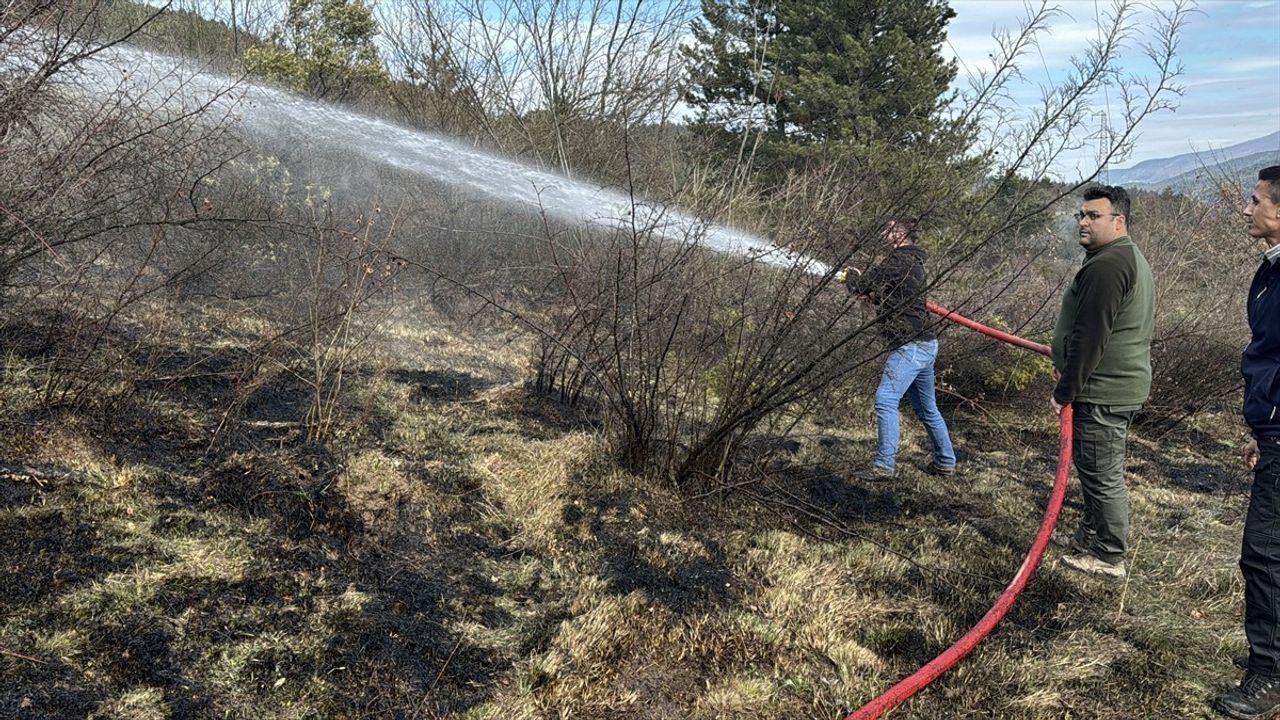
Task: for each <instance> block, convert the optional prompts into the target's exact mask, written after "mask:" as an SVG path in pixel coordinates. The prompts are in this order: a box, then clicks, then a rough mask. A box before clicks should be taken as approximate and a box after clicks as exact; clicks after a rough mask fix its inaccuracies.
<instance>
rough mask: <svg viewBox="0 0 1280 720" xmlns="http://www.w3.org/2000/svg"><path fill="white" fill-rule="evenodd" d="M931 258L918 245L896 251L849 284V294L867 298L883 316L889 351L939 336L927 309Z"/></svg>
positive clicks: (882, 325)
mask: <svg viewBox="0 0 1280 720" xmlns="http://www.w3.org/2000/svg"><path fill="white" fill-rule="evenodd" d="M927 259H929V254H928V253H927V252H925V250H924V248H922V247H920V246H918V245H905V246H902V247H896V248H894V249H893V251H892V252H890V253H889V257H887V258H885V260H884V262H882V263H880V264H879V265H877V266H875V267H874V268H871V269H870V270H868V271H867V272H865V273H863V274H862V275H861V276H859V277H855V278H851V279H850V280H849V292H851V293H857V294H859V295H867V296H869V297H870V298H871V300H872V301H873V302H875V304H876V308H877V310H878V311H879V313H880V317H879V319H878V320H879V322H880V333H881V334H882V335H884V339H885V340H886V341H887V342H888V344H889V348H890V349H896V348H900V347H902V346H903V345H906V344H907V343H909V342H915V341H916V340H933V339H934V338H936V337H937V335H936V334H935V333H934V331H933V326H932V324H931V323H930V322H929V311H928V309H926V308H925V286H926V285H927V284H928V281H929V280H928V276H927V275H926V273H925V270H924V262H925V260H927Z"/></svg>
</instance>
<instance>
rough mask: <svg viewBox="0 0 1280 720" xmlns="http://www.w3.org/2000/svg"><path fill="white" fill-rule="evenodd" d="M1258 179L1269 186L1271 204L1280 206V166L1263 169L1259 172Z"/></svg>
mask: <svg viewBox="0 0 1280 720" xmlns="http://www.w3.org/2000/svg"><path fill="white" fill-rule="evenodd" d="M1258 179H1259V180H1262V181H1263V182H1265V183H1266V184H1267V189H1268V190H1269V191H1270V192H1269V193H1267V194H1268V195H1270V196H1271V202H1273V203H1275V204H1277V205H1280V165H1272V166H1271V167H1264V168H1262V169H1261V170H1259V171H1258Z"/></svg>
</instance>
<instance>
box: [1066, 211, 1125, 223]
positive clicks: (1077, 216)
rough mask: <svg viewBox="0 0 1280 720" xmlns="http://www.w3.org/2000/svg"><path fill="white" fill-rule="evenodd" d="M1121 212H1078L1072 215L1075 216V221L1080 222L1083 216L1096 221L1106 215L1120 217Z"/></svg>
mask: <svg viewBox="0 0 1280 720" xmlns="http://www.w3.org/2000/svg"><path fill="white" fill-rule="evenodd" d="M1123 214H1124V213H1098V212H1087V213H1086V212H1078V213H1076V214H1075V215H1074V216H1073V217H1075V219H1076V222H1080V221H1081V220H1084V219H1085V218H1088V219H1089V222H1098V221H1099V220H1101V219H1102V218H1104V217H1107V216H1108V215H1109V216H1111V217H1120V216H1121V215H1123Z"/></svg>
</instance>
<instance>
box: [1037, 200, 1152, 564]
mask: <svg viewBox="0 0 1280 720" xmlns="http://www.w3.org/2000/svg"><path fill="white" fill-rule="evenodd" d="M1076 219H1077V221H1078V223H1077V225H1078V228H1079V232H1080V244H1081V245H1083V246H1084V249H1085V251H1086V253H1085V259H1084V264H1083V265H1081V267H1080V270H1079V271H1077V272H1076V276H1075V279H1074V280H1073V281H1072V283H1071V285H1070V286H1069V287H1068V288H1067V290H1066V292H1065V293H1063V296H1062V311H1061V312H1060V313H1058V323H1057V326H1056V327H1055V328H1054V331H1053V366H1054V368H1055V369H1056V370H1057V371H1058V373H1059V377H1058V384H1057V387H1055V388H1054V390H1053V398H1052V400H1051V401H1050V402H1051V403H1052V406H1053V410H1054V412H1056V413H1061V412H1062V408H1063V407H1065V406H1067V405H1068V404H1070V405H1071V407H1072V410H1073V413H1074V415H1073V417H1074V420H1073V423H1072V432H1073V433H1074V441H1073V443H1072V446H1071V454H1072V457H1073V458H1074V460H1075V466H1076V474H1077V475H1078V476H1079V478H1080V487H1081V489H1082V490H1083V494H1084V514H1083V516H1082V517H1081V519H1080V525H1079V527H1078V528H1077V529H1076V531H1075V534H1074V535H1073V536H1072V538H1071V543H1070V546H1071V549H1070V550H1069V551H1068V554H1067V555H1065V556H1063V558H1062V562H1063V563H1065V564H1066V565H1068V566H1070V567H1073V568H1075V569H1077V570H1082V571H1085V572H1092V573H1098V574H1102V575H1109V576H1113V577H1123V576H1124V574H1125V566H1124V556H1125V551H1126V550H1128V542H1129V497H1128V493H1127V491H1126V490H1125V485H1124V461H1125V439H1126V437H1127V436H1128V434H1129V424H1130V423H1131V422H1133V418H1134V416H1135V415H1136V414H1137V413H1138V410H1139V409H1140V408H1141V406H1142V403H1144V402H1146V400H1147V396H1148V394H1150V391H1151V334H1152V330H1153V328H1154V325H1155V282H1154V281H1153V280H1152V277H1151V267H1150V266H1149V265H1148V264H1147V259H1146V258H1145V257H1143V256H1142V252H1141V251H1140V250H1138V246H1137V245H1135V244H1134V243H1133V240H1131V239H1129V234H1128V231H1129V194H1128V193H1127V192H1125V190H1124V188H1122V187H1111V186H1108V185H1099V186H1095V187H1091V188H1089V189H1088V190H1086V191H1085V193H1084V204H1083V205H1081V206H1080V212H1078V213H1076Z"/></svg>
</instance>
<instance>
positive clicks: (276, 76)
mask: <svg viewBox="0 0 1280 720" xmlns="http://www.w3.org/2000/svg"><path fill="white" fill-rule="evenodd" d="M377 34H378V22H377V20H375V19H374V17H373V11H372V10H371V9H370V7H369V6H368V5H366V4H365V3H364V2H363V0H289V14H288V16H287V17H286V19H285V22H284V23H283V24H282V25H281V26H279V27H277V28H276V30H275V32H273V33H272V36H271V40H272V44H270V45H266V46H262V47H255V48H251V49H250V50H248V51H247V52H245V65H246V66H247V67H248V68H249V70H250V72H253V73H255V74H258V75H262V76H264V77H268V78H271V79H272V80H275V81H277V82H282V83H284V84H286V85H288V86H290V87H292V88H293V89H295V90H298V91H300V92H307V93H310V94H311V95H313V96H315V97H322V98H325V97H327V98H329V99H333V100H342V99H346V98H348V97H350V96H352V95H356V94H358V93H359V92H360V91H362V90H364V89H367V88H369V87H378V86H380V85H383V84H385V83H386V82H387V80H388V76H387V71H386V68H385V67H383V65H382V60H381V58H379V56H378V49H377V47H376V46H375V45H374V42H373V41H374V38H375V37H376V36H377Z"/></svg>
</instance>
